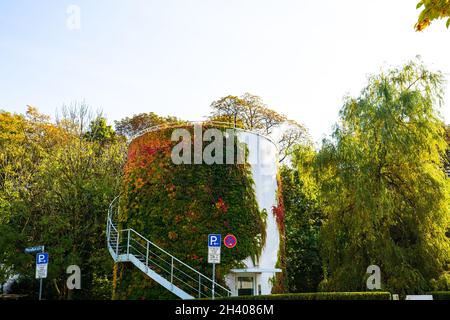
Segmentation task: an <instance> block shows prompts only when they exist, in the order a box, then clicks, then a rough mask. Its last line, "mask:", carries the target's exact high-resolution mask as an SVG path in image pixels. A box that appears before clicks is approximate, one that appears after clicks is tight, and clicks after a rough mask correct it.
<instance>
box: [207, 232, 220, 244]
mask: <svg viewBox="0 0 450 320" xmlns="http://www.w3.org/2000/svg"><path fill="white" fill-rule="evenodd" d="M221 239H222V236H221V235H220V234H210V235H208V247H220V244H221Z"/></svg>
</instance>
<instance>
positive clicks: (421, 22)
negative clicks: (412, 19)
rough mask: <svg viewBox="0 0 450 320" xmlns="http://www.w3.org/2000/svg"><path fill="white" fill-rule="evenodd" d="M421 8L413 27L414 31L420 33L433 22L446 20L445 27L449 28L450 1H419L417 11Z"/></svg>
mask: <svg viewBox="0 0 450 320" xmlns="http://www.w3.org/2000/svg"><path fill="white" fill-rule="evenodd" d="M421 7H423V9H422V11H421V12H420V15H419V19H418V21H417V23H416V25H415V28H416V31H422V30H424V29H425V28H426V27H428V26H429V25H430V24H431V22H432V21H433V20H436V19H444V18H448V19H447V23H446V26H447V28H448V27H449V26H450V1H448V0H421V1H420V2H419V3H418V4H417V9H419V8H421Z"/></svg>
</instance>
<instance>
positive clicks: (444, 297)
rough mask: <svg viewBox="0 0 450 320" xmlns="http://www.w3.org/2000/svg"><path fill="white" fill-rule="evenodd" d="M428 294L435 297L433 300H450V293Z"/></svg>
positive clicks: (433, 292)
mask: <svg viewBox="0 0 450 320" xmlns="http://www.w3.org/2000/svg"><path fill="white" fill-rule="evenodd" d="M428 294H431V295H433V300H450V291H432V292H429V293H428Z"/></svg>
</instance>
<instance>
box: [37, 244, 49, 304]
mask: <svg viewBox="0 0 450 320" xmlns="http://www.w3.org/2000/svg"><path fill="white" fill-rule="evenodd" d="M47 267H48V252H41V253H38V254H36V279H39V300H41V299H42V279H45V278H47Z"/></svg>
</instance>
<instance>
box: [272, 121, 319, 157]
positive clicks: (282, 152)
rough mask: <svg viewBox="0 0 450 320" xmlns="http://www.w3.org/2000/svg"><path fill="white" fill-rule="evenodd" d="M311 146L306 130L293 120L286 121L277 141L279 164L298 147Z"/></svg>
mask: <svg viewBox="0 0 450 320" xmlns="http://www.w3.org/2000/svg"><path fill="white" fill-rule="evenodd" d="M299 145H303V146H308V145H311V138H310V136H309V134H308V130H307V129H306V128H305V127H304V126H303V125H301V124H299V123H297V122H296V121H293V120H288V121H287V122H286V124H285V128H283V130H282V133H281V136H280V138H279V139H278V148H279V158H280V159H279V160H278V161H279V162H280V163H281V162H283V161H284V160H285V159H286V158H288V157H290V156H291V155H292V154H293V152H294V150H295V149H296V148H297V147H298V146H299Z"/></svg>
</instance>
